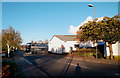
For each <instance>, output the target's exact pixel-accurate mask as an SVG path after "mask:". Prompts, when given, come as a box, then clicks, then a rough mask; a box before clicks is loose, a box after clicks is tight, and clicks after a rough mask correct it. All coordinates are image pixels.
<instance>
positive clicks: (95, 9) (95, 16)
mask: <svg viewBox="0 0 120 78" xmlns="http://www.w3.org/2000/svg"><path fill="white" fill-rule="evenodd" d="M94 7H95V6H94ZM95 19H96V7H95Z"/></svg>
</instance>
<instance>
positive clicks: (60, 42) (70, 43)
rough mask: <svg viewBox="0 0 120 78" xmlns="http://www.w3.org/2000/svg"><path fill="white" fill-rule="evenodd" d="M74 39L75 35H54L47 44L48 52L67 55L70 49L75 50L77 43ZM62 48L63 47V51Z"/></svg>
mask: <svg viewBox="0 0 120 78" xmlns="http://www.w3.org/2000/svg"><path fill="white" fill-rule="evenodd" d="M75 38H76V35H54V36H53V37H52V39H51V40H50V41H49V43H48V51H50V52H52V53H69V52H70V47H72V49H73V50H76V48H75V45H76V44H78V43H77V40H76V39H75ZM62 46H64V50H63V49H62Z"/></svg>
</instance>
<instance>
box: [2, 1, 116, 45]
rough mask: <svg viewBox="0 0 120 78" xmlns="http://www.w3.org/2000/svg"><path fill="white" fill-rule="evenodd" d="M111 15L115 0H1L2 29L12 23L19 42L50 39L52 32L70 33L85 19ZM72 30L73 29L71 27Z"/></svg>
mask: <svg viewBox="0 0 120 78" xmlns="http://www.w3.org/2000/svg"><path fill="white" fill-rule="evenodd" d="M88 4H92V5H94V6H96V17H97V18H98V17H100V18H102V17H104V16H108V17H113V16H114V15H117V14H118V2H2V29H6V28H8V27H9V26H12V27H13V28H14V29H15V30H17V31H19V32H20V33H21V37H22V39H23V44H25V43H27V42H30V41H31V40H33V41H39V40H43V41H44V40H50V39H51V38H52V37H53V36H54V35H72V34H75V33H74V32H71V31H74V29H75V30H76V27H78V26H80V25H81V24H82V23H84V22H87V20H88V19H90V20H93V19H94V18H95V9H94V7H92V8H90V7H88ZM72 29H73V30H72Z"/></svg>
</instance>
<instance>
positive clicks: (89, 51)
mask: <svg viewBox="0 0 120 78" xmlns="http://www.w3.org/2000/svg"><path fill="white" fill-rule="evenodd" d="M74 52H78V53H84V52H86V53H94V52H96V50H95V49H86V48H83V49H77V50H75V51H74ZM97 52H99V50H97Z"/></svg>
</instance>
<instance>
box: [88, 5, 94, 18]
mask: <svg viewBox="0 0 120 78" xmlns="http://www.w3.org/2000/svg"><path fill="white" fill-rule="evenodd" d="M88 7H94V8H95V19H96V7H95V6H93V5H91V4H89V5H88Z"/></svg>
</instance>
